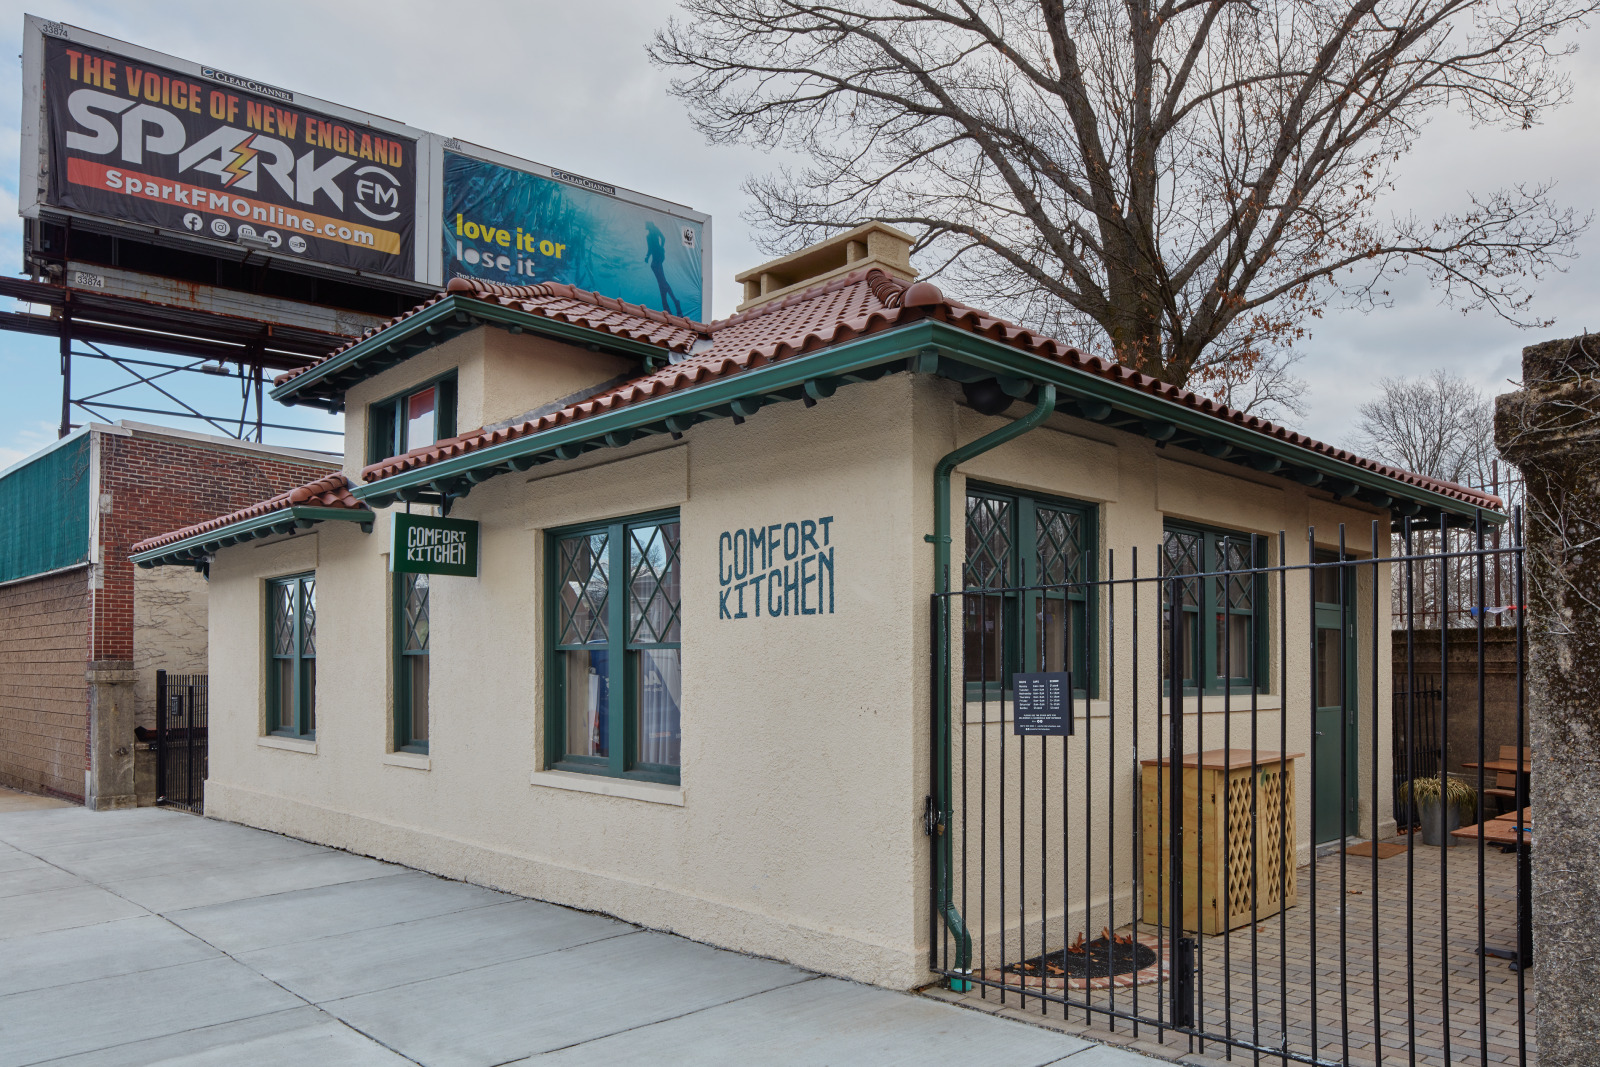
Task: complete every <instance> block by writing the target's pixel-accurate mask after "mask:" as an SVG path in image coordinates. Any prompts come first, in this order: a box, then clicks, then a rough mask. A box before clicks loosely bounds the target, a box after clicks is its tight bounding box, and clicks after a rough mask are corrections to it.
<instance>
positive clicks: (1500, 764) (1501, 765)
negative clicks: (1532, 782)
mask: <svg viewBox="0 0 1600 1067" xmlns="http://www.w3.org/2000/svg"><path fill="white" fill-rule="evenodd" d="M1461 766H1463V767H1466V768H1469V769H1472V770H1476V769H1477V767H1478V765H1477V764H1476V763H1463V764H1462V765H1461ZM1483 769H1484V770H1486V771H1504V772H1505V773H1507V774H1532V773H1533V764H1532V763H1531V762H1529V761H1527V760H1524V761H1523V762H1521V763H1518V762H1517V761H1516V760H1514V759H1491V760H1484V761H1483Z"/></svg>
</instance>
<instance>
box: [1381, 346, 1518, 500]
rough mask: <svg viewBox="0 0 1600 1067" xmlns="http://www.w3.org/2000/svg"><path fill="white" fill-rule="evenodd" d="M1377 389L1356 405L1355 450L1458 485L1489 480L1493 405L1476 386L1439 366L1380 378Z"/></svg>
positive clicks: (1481, 482)
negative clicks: (1407, 375)
mask: <svg viewBox="0 0 1600 1067" xmlns="http://www.w3.org/2000/svg"><path fill="white" fill-rule="evenodd" d="M1378 388H1379V396H1378V398H1377V399H1376V400H1369V401H1367V402H1366V403H1365V404H1362V405H1361V406H1360V408H1358V409H1357V411H1358V417H1357V420H1356V431H1355V435H1354V437H1353V438H1352V441H1351V447H1352V448H1353V449H1354V450H1355V451H1356V452H1359V453H1361V454H1363V455H1366V456H1371V457H1372V458H1373V459H1379V460H1382V461H1383V462H1385V463H1388V464H1391V465H1393V466H1396V467H1400V468H1402V469H1404V470H1408V471H1414V472H1416V473H1417V474H1425V475H1427V476H1428V477H1430V478H1443V479H1445V480H1446V481H1451V482H1455V483H1456V484H1458V485H1472V486H1484V485H1487V484H1488V482H1489V467H1490V463H1491V462H1492V461H1493V460H1494V458H1495V450H1494V406H1493V404H1492V403H1491V402H1490V400H1489V399H1488V398H1487V397H1485V396H1484V395H1483V394H1482V393H1481V392H1479V391H1478V389H1477V388H1476V387H1475V386H1473V385H1472V384H1471V383H1470V382H1468V381H1467V380H1466V379H1465V378H1462V377H1461V376H1460V375H1457V374H1453V373H1451V372H1450V371H1447V370H1443V369H1440V370H1436V371H1434V372H1433V373H1432V374H1430V375H1427V376H1426V377H1421V378H1384V379H1382V380H1381V381H1380V382H1379V383H1378Z"/></svg>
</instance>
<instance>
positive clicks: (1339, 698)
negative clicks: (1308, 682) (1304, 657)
mask: <svg viewBox="0 0 1600 1067" xmlns="http://www.w3.org/2000/svg"><path fill="white" fill-rule="evenodd" d="M1342 648H1343V643H1342V642H1341V641H1340V640H1339V631H1338V630H1336V629H1318V630H1317V707H1319V708H1336V707H1339V706H1340V704H1342V703H1343V702H1344V657H1343V656H1342V655H1341V654H1340V653H1341V651H1342Z"/></svg>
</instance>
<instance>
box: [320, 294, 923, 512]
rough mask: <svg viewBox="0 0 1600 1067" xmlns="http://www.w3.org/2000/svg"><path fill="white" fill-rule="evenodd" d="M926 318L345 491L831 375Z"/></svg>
mask: <svg viewBox="0 0 1600 1067" xmlns="http://www.w3.org/2000/svg"><path fill="white" fill-rule="evenodd" d="M928 326H929V324H928V323H926V322H919V323H915V324H913V325H911V326H907V327H902V328H900V329H896V330H890V331H887V332H885V333H881V334H874V335H872V336H869V337H864V338H861V339H859V340H856V341H851V342H848V343H846V344H843V345H836V346H834V347H832V348H824V349H821V350H820V351H817V352H811V353H807V354H806V355H803V356H795V357H792V358H790V359H785V360H782V361H780V362H777V363H769V364H767V365H766V366H764V367H760V368H758V369H756V370H753V371H745V372H743V373H740V374H735V375H732V376H730V377H727V378H721V379H718V380H716V381H714V382H711V383H710V384H707V385H701V386H696V387H694V388H692V389H685V390H681V391H679V392H676V393H668V394H667V395H666V396H660V397H656V398H654V399H652V400H646V401H643V402H641V403H638V404H629V405H628V406H627V407H623V408H618V409H617V410H615V411H607V412H604V413H603V414H600V415H593V416H590V417H589V418H586V419H581V420H579V421H578V422H575V423H568V424H566V425H564V426H557V427H555V428H554V429H551V430H546V431H544V432H543V433H538V434H532V435H529V436H527V437H519V438H516V439H514V440H510V441H505V442H502V443H501V444H498V445H491V446H490V447H488V448H481V449H478V450H477V451H475V452H469V453H467V454H466V455H464V456H456V457H454V458H453V459H447V460H444V461H443V462H440V463H431V464H429V465H427V466H425V467H419V468H417V469H415V470H409V471H403V472H402V473H400V474H395V475H391V476H390V477H388V478H384V479H381V480H379V481H376V482H370V483H368V484H366V485H361V486H357V487H356V488H354V489H352V490H351V493H352V494H353V495H354V496H355V497H356V498H357V499H358V500H371V499H372V498H374V497H390V496H394V495H396V494H398V493H399V492H400V491H401V490H403V489H410V488H414V487H420V486H426V485H431V484H432V483H434V482H442V481H450V480H453V479H455V478H459V477H462V476H464V475H466V474H467V473H468V472H471V471H477V470H482V469H484V468H486V467H497V466H500V465H501V464H504V463H509V462H511V461H512V460H514V459H520V458H522V457H524V456H530V455H536V454H538V453H541V452H550V451H554V450H555V449H557V448H560V447H561V446H563V445H579V444H584V443H587V442H589V441H592V440H596V439H602V438H604V437H605V435H606V434H608V433H613V434H626V433H631V431H634V430H639V429H642V428H644V427H646V426H650V425H651V424H654V423H660V422H662V421H663V420H665V419H667V418H670V417H672V416H675V415H692V414H697V413H699V412H702V411H705V410H707V409H711V408H717V407H720V406H724V405H728V404H731V403H732V402H733V401H735V400H740V399H743V398H745V397H748V396H767V395H771V394H773V393H776V392H781V391H783V390H785V389H794V388H799V387H803V386H804V385H805V383H806V382H808V381H811V380H813V379H816V378H827V377H837V376H840V375H845V374H850V373H852V372H855V371H864V370H869V369H872V368H876V367H879V366H881V365H883V364H885V363H892V362H894V361H896V360H898V359H901V358H904V356H905V354H906V351H907V349H908V348H916V347H918V346H925V345H926V344H928V343H929V342H930V341H931V339H932V334H931V332H930V331H929V330H928Z"/></svg>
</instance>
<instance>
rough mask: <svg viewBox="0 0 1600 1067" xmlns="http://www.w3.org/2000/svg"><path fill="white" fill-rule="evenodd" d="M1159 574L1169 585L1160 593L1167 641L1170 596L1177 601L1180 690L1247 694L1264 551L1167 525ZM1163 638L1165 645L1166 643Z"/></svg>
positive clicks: (1258, 654)
mask: <svg viewBox="0 0 1600 1067" xmlns="http://www.w3.org/2000/svg"><path fill="white" fill-rule="evenodd" d="M1161 548H1162V551H1161V573H1162V575H1163V576H1164V577H1166V578H1171V579H1176V580H1175V581H1173V582H1168V583H1165V586H1164V588H1163V590H1162V608H1163V613H1164V614H1163V619H1164V621H1165V623H1166V626H1167V628H1166V629H1164V630H1163V633H1164V634H1170V633H1171V629H1170V626H1171V622H1172V609H1173V603H1172V602H1173V598H1174V597H1173V594H1174V589H1176V594H1177V601H1178V612H1179V618H1178V628H1179V633H1178V655H1179V656H1180V658H1181V663H1180V666H1181V668H1182V672H1183V685H1184V687H1185V688H1186V689H1190V690H1194V691H1203V692H1206V693H1220V692H1224V691H1226V690H1228V689H1230V688H1231V689H1239V688H1243V689H1249V688H1250V687H1251V686H1252V685H1254V684H1255V681H1256V679H1257V678H1258V677H1260V678H1262V681H1263V682H1265V672H1264V671H1263V670H1262V669H1261V660H1262V657H1263V655H1264V652H1263V648H1264V645H1263V637H1264V633H1263V627H1262V625H1261V620H1262V617H1263V615H1264V608H1265V604H1266V595H1265V594H1266V585H1265V581H1264V577H1263V575H1262V573H1261V570H1260V568H1262V567H1264V566H1265V565H1266V543H1265V541H1263V540H1262V539H1260V538H1252V537H1251V536H1250V535H1249V534H1241V533H1233V532H1230V531H1227V530H1208V529H1205V528H1203V527H1191V526H1178V525H1168V526H1167V528H1166V531H1165V536H1164V537H1163V539H1162V546H1161ZM1170 640H1171V639H1170V637H1167V638H1164V642H1170Z"/></svg>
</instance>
